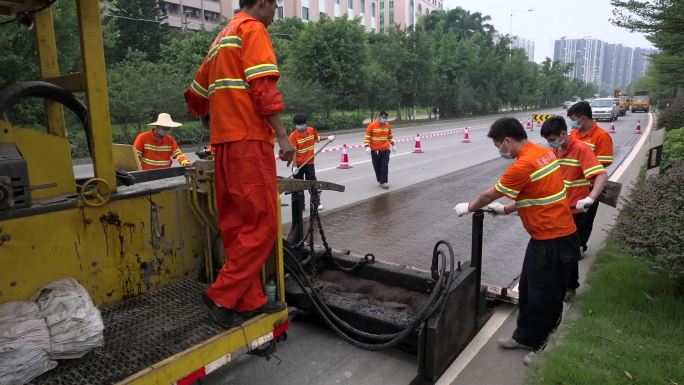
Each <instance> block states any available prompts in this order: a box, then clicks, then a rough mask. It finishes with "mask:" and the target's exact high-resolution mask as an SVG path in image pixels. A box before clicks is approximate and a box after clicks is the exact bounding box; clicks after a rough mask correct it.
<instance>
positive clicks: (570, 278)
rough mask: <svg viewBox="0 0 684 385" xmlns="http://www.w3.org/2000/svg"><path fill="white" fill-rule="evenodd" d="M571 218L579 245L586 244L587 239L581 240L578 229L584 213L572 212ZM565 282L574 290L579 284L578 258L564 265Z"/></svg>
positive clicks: (584, 216)
mask: <svg viewBox="0 0 684 385" xmlns="http://www.w3.org/2000/svg"><path fill="white" fill-rule="evenodd" d="M572 219H573V220H574V221H575V227H577V236H578V239H579V245H580V246H582V245H586V244H587V240H586V239H585V240H582V235H581V234H580V231H579V229H580V228H581V227H582V224H583V223H584V221H585V219H586V213H575V214H572ZM565 267H566V269H565V282H566V286H567V288H568V289H573V290H576V289H577V288H578V287H579V286H580V284H579V259H573V260H572V261H570V262H568V263H567V264H566V265H565Z"/></svg>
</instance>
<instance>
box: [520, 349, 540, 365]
mask: <svg viewBox="0 0 684 385" xmlns="http://www.w3.org/2000/svg"><path fill="white" fill-rule="evenodd" d="M536 359H537V352H535V351H531V352H529V353H527V354H525V357H523V364H525V365H529V364H531V363H532V362H534V360H536Z"/></svg>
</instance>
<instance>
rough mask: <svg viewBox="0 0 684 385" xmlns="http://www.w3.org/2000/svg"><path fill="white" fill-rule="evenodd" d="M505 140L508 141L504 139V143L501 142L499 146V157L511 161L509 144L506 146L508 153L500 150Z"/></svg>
mask: <svg viewBox="0 0 684 385" xmlns="http://www.w3.org/2000/svg"><path fill="white" fill-rule="evenodd" d="M506 139H508V138H504V141H503V142H501V146H499V155H501V157H502V158H504V159H513V155H511V145H510V144H509V145H508V152H504V151H503V150H502V148H503V145H504V143H505V142H506ZM509 143H510V142H509Z"/></svg>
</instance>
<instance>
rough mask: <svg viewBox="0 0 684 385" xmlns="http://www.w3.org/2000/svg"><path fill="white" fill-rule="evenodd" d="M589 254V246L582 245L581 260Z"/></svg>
mask: <svg viewBox="0 0 684 385" xmlns="http://www.w3.org/2000/svg"><path fill="white" fill-rule="evenodd" d="M586 256H587V247H586V246H580V257H579V259H580V261H581V260H583V259H584V257H586Z"/></svg>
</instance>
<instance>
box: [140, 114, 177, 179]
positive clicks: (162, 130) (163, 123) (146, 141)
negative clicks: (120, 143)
mask: <svg viewBox="0 0 684 385" xmlns="http://www.w3.org/2000/svg"><path fill="white" fill-rule="evenodd" d="M182 125H183V124H182V123H178V122H174V121H173V119H171V116H170V115H169V114H167V113H161V114H159V116H158V117H157V121H156V122H152V123H150V124H148V126H152V129H151V130H149V131H145V132H141V133H140V134H139V135H138V136H137V137H136V138H135V141H134V142H133V147H135V152H136V153H137V154H138V157H140V165H141V166H142V168H143V170H154V169H157V168H168V167H171V162H172V159H176V160H177V161H178V163H179V164H180V165H181V166H189V165H190V161H189V160H188V158H187V157H186V156H185V154H183V151H181V149H180V147H178V143H176V140H175V139H174V138H173V137H172V136H171V135H170V134H171V129H172V128H175V127H180V126H182Z"/></svg>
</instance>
